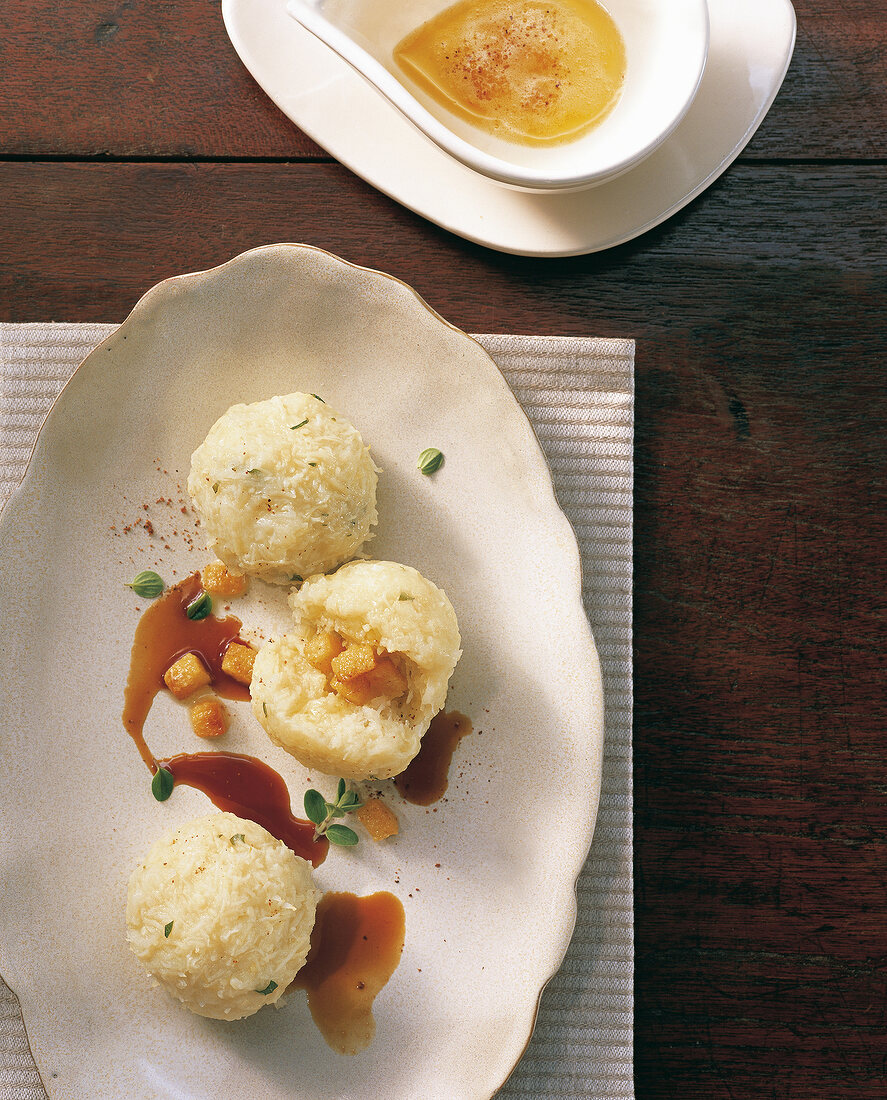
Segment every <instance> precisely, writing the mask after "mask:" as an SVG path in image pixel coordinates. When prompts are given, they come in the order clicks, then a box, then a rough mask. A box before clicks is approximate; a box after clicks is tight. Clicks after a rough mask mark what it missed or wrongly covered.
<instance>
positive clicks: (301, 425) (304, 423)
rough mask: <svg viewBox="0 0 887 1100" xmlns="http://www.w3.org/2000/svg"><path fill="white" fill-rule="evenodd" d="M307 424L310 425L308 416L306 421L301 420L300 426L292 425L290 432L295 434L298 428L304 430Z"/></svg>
mask: <svg viewBox="0 0 887 1100" xmlns="http://www.w3.org/2000/svg"><path fill="white" fill-rule="evenodd" d="M307 423H308V417H307V416H306V417H305V419H304V420H300V421H299V423H298V424H290V431H291V432H294V431H295V430H296V428H304V427H305V425H306V424H307Z"/></svg>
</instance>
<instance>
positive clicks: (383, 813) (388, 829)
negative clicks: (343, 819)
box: [357, 798, 400, 841]
mask: <svg viewBox="0 0 887 1100" xmlns="http://www.w3.org/2000/svg"><path fill="white" fill-rule="evenodd" d="M357 820H358V821H359V822H360V823H361V825H363V827H364V828H365V829H366V831H367V832H368V833H369V834H370V836H371V837H372V838H373V840H377V841H378V840H387V839H388V837H390V836H397V834H398V832H400V826H399V825H398V821H397V815H396V814H395V812H394V811H393V810H392V809H391V807H390V806H389V805H388V803H387V802H383V801H382V799H381V798H368V799H367V800H366V802H364V804H363V805H362V806H361V807H360V809H359V810H358V811H357Z"/></svg>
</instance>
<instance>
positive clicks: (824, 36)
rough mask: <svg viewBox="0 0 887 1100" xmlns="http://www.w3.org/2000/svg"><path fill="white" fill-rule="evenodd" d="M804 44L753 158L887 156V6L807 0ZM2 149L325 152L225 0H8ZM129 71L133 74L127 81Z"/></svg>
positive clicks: (801, 2) (1, 79)
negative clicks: (295, 116)
mask: <svg viewBox="0 0 887 1100" xmlns="http://www.w3.org/2000/svg"><path fill="white" fill-rule="evenodd" d="M795 8H796V10H797V13H798V43H797V50H796V53H795V58H794V61H793V64H792V67H791V70H790V72H789V75H788V79H787V81H786V84H785V88H784V89H783V92H782V93H781V95H780V98H779V101H778V105H777V108H776V109H775V110H774V111H773V112H772V113H771V115H770V117H769V118H768V119H767V120H766V122H765V124H764V126H763V127H762V129H761V131H760V133H759V134H758V135H757V137H756V138H755V140H754V143H753V145H752V148H751V150H750V153H753V154H755V155H758V156H761V155H773V156H782V157H798V156H803V157H820V158H821V157H829V158H834V157H852V156H864V157H869V158H871V157H877V156H884V153H885V142H887V96H884V95H883V94H882V90H883V88H884V87H885V85H887V50H885V46H884V18H885V16H884V9H883V5H882V3H880V2H875V3H870V2H866V0H843V2H841V3H838V2H837V0H796V3H795ZM2 20H3V26H4V28H5V29H4V34H3V36H2V38H0V65H2V76H0V150H3V151H5V152H7V153H16V154H24V155H27V154H43V155H45V154H53V155H65V156H100V155H103V154H111V155H114V156H133V157H145V156H163V157H194V156H199V157H243V158H255V157H294V156H295V157H305V156H308V157H317V156H321V155H322V154H321V151H320V150H319V149H318V148H317V146H315V145H314V144H313V142H311V141H310V140H309V139H308V138H306V137H305V136H304V135H303V134H301V133H300V132H299V131H298V130H297V129H296V128H295V127H294V126H293V125H292V124H291V123H289V122H288V120H287V119H286V118H284V116H283V115H281V114H280V113H279V112H278V111H277V110H276V108H274V106H273V105H272V104H271V103H270V102H269V101H268V100H267V98H266V97H265V95H264V93H263V92H262V91H261V90H260V89H259V87H258V86H257V85H256V84H255V83H254V82H253V80H252V78H251V77H250V76H249V74H248V73H247V72H246V70H245V69H244V68H243V66H242V65H241V64H240V61H239V59H238V58H237V55H236V54H235V52H234V49H233V47H232V46H231V43H230V42H229V41H228V38H227V36H226V35H225V33H224V28H223V24H222V16H221V10H220V3H219V0H77V3H75V4H68V5H66V6H64V7H63V8H60V7H59V5H58V3H57V2H56V0H4V4H3V10H2ZM122 74H125V78H122Z"/></svg>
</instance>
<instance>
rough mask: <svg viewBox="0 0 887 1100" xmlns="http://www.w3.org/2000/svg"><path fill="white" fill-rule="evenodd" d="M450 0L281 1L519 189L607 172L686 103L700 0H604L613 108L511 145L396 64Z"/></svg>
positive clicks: (703, 48) (625, 161)
mask: <svg viewBox="0 0 887 1100" xmlns="http://www.w3.org/2000/svg"><path fill="white" fill-rule="evenodd" d="M452 2H453V0H414V2H412V3H410V4H379V3H378V2H377V0H289V3H288V5H287V10H288V11H289V13H290V15H292V17H293V18H294V19H296V20H297V21H298V22H299V23H300V24H301V25H302V26H303V27H305V28H306V29H307V30H309V31H310V32H311V33H312V34H314V35H315V36H316V37H317V38H318V39H320V41H321V42H324V43H326V45H327V46H329V47H330V49H332V50H334V51H335V52H336V53H337V54H338V55H339V56H340V57H342V58H343V59H344V60H345V61H347V62H348V64H349V65H351V66H352V67H353V68H354V69H355V70H356V71H357V72H359V73H360V74H361V75H362V76H364V77H365V78H366V79H367V80H368V81H369V82H370V84H371V85H373V86H374V87H375V88H376V89H378V91H379V92H381V94H382V95H384V96H385V98H386V99H387V100H388V101H389V102H390V103H391V104H392V105H393V106H394V107H396V108H397V109H398V111H400V113H401V114H402V115H403V117H404V118H406V119H407V120H409V121H410V122H412V123H413V125H414V126H416V127H417V128H418V129H419V130H421V131H422V133H423V134H425V135H426V136H427V137H428V138H430V139H431V140H432V141H433V142H434V143H435V144H436V145H438V146H439V147H440V148H441V149H442V150H443V151H444V152H446V153H449V154H450V155H451V156H453V157H455V158H456V159H457V160H459V161H461V163H462V164H464V165H466V166H467V167H468V168H471V169H473V170H474V171H476V172H480V173H482V174H483V175H485V176H489V177H490V178H491V179H494V180H498V181H499V182H500V183H505V184H508V185H509V186H512V187H517V188H520V189H525V190H541V191H558V190H563V191H570V190H577V189H579V188H582V187H587V186H589V185H590V184H592V183H593V184H595V185H596V184H599V183H602V182H603V181H604V180H607V179H614V178H615V177H616V176H619V175H621V174H622V173H623V172H625V171H627V170H628V169H629V168H631V167H632V166H633V165H635V164H637V163H638V162H639V161H641V160H643V158H644V157H646V156H649V154H650V153H651V152H652V151H653V150H654V149H655V148H656V147H657V146H659V145H660V144H661V143H662V142H663V141H664V140H665V139H666V137H668V135H669V134H670V133H671V132H672V131H673V130H674V128H675V126H677V124H678V123H679V122H680V120H681V119H682V118H683V117H684V115H685V114H686V112H687V109H688V107H689V106H690V104H691V102H692V101H693V96H694V95H695V94H696V90H697V88H698V87H699V81H700V80H701V79H702V72H703V70H704V68H705V58H706V55H707V52H708V8H707V7H706V2H705V0H669V2H668V4H662V3H661V2H660V0H607V5H606V7H607V11H608V12H609V13H610V15H611V16H612V18H613V20H614V21H615V23H616V25H617V26H618V28H619V31H620V33H621V35H622V38H623V41H624V43H625V50H626V70H625V84H624V87H623V89H622V94H621V96H620V99H619V102H618V103H617V104H616V106H615V107H614V109H613V110H612V112H611V113H610V114H609V115H607V117H606V118H605V119H604V120H603V121H602V122H601V123H600V124H599V125H597V126H595V127H594V128H593V129H592V130H590V131H589V132H588V133H586V134H584V135H582V136H581V137H579V138H577V139H576V140H575V141H571V142H568V143H566V144H559V145H558V144H556V145H550V146H547V147H538V146H528V145H518V144H515V143H514V142H509V141H503V140H502V139H501V138H498V137H495V136H493V135H492V134H487V133H484V132H483V131H482V130H479V129H478V128H477V127H476V126H471V125H469V123H467V122H465V121H463V120H462V119H460V118H457V117H456V116H455V115H453V114H452V113H451V112H449V111H446V110H444V109H443V108H442V107H440V106H439V105H438V104H437V103H436V102H435V101H434V100H433V99H432V98H431V97H430V96H428V95H426V94H424V93H423V92H422V91H421V90H420V89H419V88H417V87H416V85H415V84H413V82H412V81H410V80H409V79H408V78H406V77H405V76H404V74H403V73H402V72H401V71H400V69H399V68H398V66H397V64H396V62H395V61H394V50H395V48H396V46H397V44H398V43H399V42H400V41H401V39H402V38H403V37H404V36H405V35H407V34H409V33H410V32H411V31H412V30H414V29H415V28H417V27H418V26H419V25H420V24H422V23H425V22H427V21H428V20H429V19H433V18H434V17H435V16H437V15H439V14H440V12H442V11H443V10H444V9H445V8H448V7H450V6H451V4H452Z"/></svg>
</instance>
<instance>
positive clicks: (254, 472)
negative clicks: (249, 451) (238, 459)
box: [246, 466, 262, 474]
mask: <svg viewBox="0 0 887 1100" xmlns="http://www.w3.org/2000/svg"><path fill="white" fill-rule="evenodd" d="M246 472H247V473H248V474H260V473H261V472H262V471H261V470H260V469H259V467H258V466H253V468H252V469H251V470H247V471H246Z"/></svg>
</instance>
